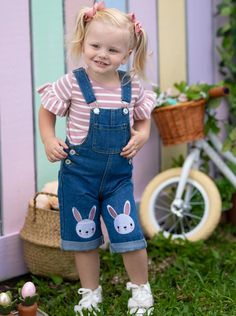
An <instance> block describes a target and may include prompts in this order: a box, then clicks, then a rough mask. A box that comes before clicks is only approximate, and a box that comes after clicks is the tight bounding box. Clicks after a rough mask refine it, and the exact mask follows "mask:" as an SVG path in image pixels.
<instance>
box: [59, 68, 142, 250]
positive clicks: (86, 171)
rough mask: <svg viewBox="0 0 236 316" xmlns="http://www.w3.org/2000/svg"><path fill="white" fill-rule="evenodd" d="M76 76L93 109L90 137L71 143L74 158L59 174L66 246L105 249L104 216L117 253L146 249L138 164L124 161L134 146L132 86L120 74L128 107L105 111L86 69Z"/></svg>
mask: <svg viewBox="0 0 236 316" xmlns="http://www.w3.org/2000/svg"><path fill="white" fill-rule="evenodd" d="M74 75H75V77H76V80H77V82H78V84H79V86H80V89H81V91H82V93H83V96H84V99H85V101H86V103H87V104H88V106H90V108H91V110H90V124H89V130H88V135H87V137H86V139H85V140H84V142H83V143H82V144H80V145H73V144H70V143H69V141H68V140H66V143H67V145H68V147H69V149H67V150H66V152H67V153H68V156H67V158H66V159H64V160H63V161H62V162H61V168H60V171H59V188H58V197H59V206H60V222H61V247H62V249H64V250H73V251H86V250H91V249H96V248H98V247H99V246H100V245H102V244H103V236H102V231H101V224H100V216H102V218H103V220H104V222H105V225H106V227H107V231H108V234H109V239H110V249H111V251H112V252H120V253H121V252H128V251H134V250H137V249H142V248H146V240H145V238H144V236H143V233H142V230H141V227H140V223H139V219H138V214H137V210H136V205H135V201H134V197H133V184H132V180H131V178H132V168H133V167H132V161H131V160H128V159H127V158H124V157H122V156H120V152H121V150H122V148H123V147H124V146H125V145H126V144H127V143H128V141H129V139H130V136H131V133H130V118H129V109H128V107H127V105H128V104H129V103H130V101H131V82H130V81H129V78H128V77H124V72H121V71H119V76H120V80H121V82H122V84H121V91H122V103H123V104H126V105H124V106H123V108H119V109H102V108H99V107H98V105H97V103H96V97H95V95H94V93H93V89H92V85H91V83H90V80H89V78H88V76H87V74H86V72H85V70H84V69H83V68H79V69H76V70H74Z"/></svg>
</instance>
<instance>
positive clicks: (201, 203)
mask: <svg viewBox="0 0 236 316" xmlns="http://www.w3.org/2000/svg"><path fill="white" fill-rule="evenodd" d="M190 205H204V202H190Z"/></svg>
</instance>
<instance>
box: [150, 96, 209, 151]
mask: <svg viewBox="0 0 236 316" xmlns="http://www.w3.org/2000/svg"><path fill="white" fill-rule="evenodd" d="M204 105H205V100H203V99H201V100H198V101H189V102H183V103H179V104H176V105H170V106H164V107H160V108H156V109H155V110H154V111H153V113H152V115H153V118H154V121H155V123H156V125H157V128H158V130H159V133H160V136H161V139H162V141H163V144H164V145H166V146H167V145H176V144H181V143H185V142H191V141H194V140H197V139H200V138H203V137H204V113H205V109H204Z"/></svg>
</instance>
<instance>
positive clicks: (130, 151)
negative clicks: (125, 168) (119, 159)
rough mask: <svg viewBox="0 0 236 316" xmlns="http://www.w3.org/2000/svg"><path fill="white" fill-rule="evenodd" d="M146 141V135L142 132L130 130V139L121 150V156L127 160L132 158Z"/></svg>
mask: <svg viewBox="0 0 236 316" xmlns="http://www.w3.org/2000/svg"><path fill="white" fill-rule="evenodd" d="M147 140H148V135H147V133H145V132H143V131H136V130H135V129H133V128H131V138H130V140H129V142H128V144H127V145H126V146H125V147H124V148H123V149H122V152H121V156H123V157H125V158H128V159H130V158H133V157H134V156H135V155H136V154H137V152H138V151H139V150H140V149H141V148H142V147H143V145H144V144H145V143H146V141H147Z"/></svg>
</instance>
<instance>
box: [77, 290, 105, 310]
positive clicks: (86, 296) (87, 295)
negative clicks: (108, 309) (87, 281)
mask: <svg viewBox="0 0 236 316" xmlns="http://www.w3.org/2000/svg"><path fill="white" fill-rule="evenodd" d="M78 293H79V294H81V295H83V297H82V299H81V300H80V301H79V305H75V307H74V311H75V312H79V313H80V315H83V314H82V313H81V312H82V310H83V309H88V310H89V311H94V310H97V311H99V308H98V307H97V304H98V302H99V299H98V297H97V296H96V295H94V293H93V290H90V289H85V288H80V289H79V290H78ZM94 315H96V314H95V313H94Z"/></svg>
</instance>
